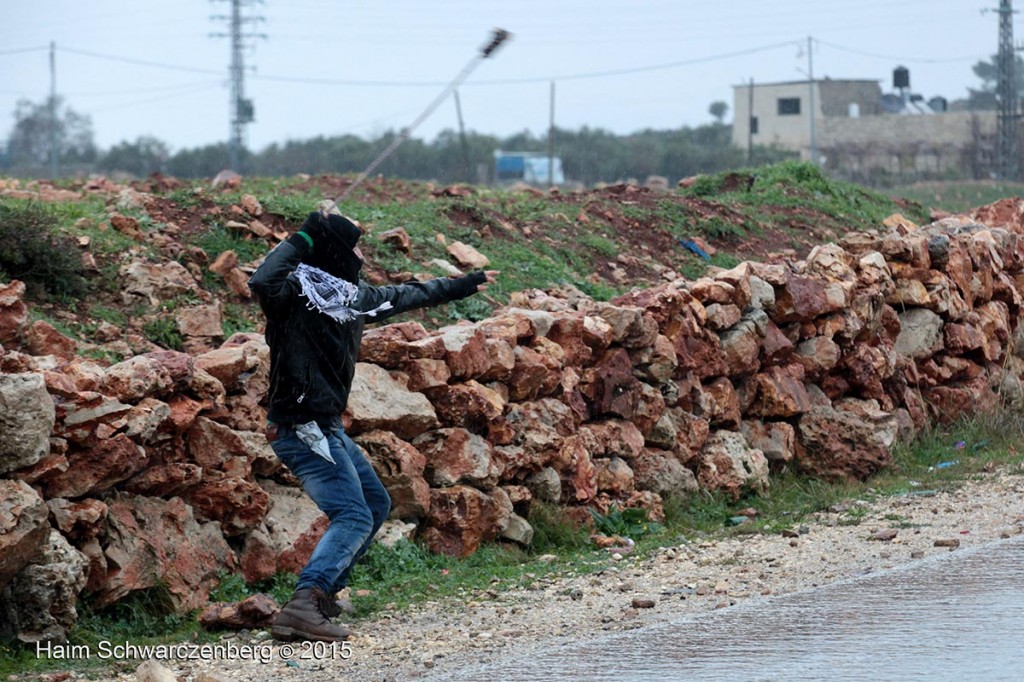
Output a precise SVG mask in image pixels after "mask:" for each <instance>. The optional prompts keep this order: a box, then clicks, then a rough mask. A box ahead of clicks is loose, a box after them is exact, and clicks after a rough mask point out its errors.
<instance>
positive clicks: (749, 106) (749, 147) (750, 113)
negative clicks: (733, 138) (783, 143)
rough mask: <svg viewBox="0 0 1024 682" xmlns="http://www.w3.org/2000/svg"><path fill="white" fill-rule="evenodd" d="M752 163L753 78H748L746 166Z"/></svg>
mask: <svg viewBox="0 0 1024 682" xmlns="http://www.w3.org/2000/svg"><path fill="white" fill-rule="evenodd" d="M753 161H754V78H753V76H751V78H750V87H749V88H747V165H753Z"/></svg>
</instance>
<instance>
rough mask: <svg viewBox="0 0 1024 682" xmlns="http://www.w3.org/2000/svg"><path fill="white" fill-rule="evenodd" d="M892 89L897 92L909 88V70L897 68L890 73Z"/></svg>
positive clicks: (901, 67)
mask: <svg viewBox="0 0 1024 682" xmlns="http://www.w3.org/2000/svg"><path fill="white" fill-rule="evenodd" d="M892 87H894V88H896V89H897V90H898V89H900V88H909V87H910V69H908V68H907V67H905V66H897V67H896V68H895V69H893V72H892Z"/></svg>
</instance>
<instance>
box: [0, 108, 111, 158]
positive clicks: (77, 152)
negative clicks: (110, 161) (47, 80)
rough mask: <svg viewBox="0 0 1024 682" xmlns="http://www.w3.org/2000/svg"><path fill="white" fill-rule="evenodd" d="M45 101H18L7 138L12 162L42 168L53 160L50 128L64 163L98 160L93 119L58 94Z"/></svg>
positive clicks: (59, 155) (59, 156) (8, 152)
mask: <svg viewBox="0 0 1024 682" xmlns="http://www.w3.org/2000/svg"><path fill="white" fill-rule="evenodd" d="M52 104H53V107H52V111H53V112H54V113H55V116H54V115H51V106H50V105H51V99H50V98H47V99H46V100H44V101H42V102H31V101H29V100H27V99H23V100H19V101H18V104H17V106H16V108H15V110H14V128H13V129H12V130H11V134H10V135H9V136H8V138H7V154H8V157H9V163H10V164H11V165H12V166H14V167H26V168H34V167H43V166H45V165H46V164H47V163H48V162H49V161H50V145H51V131H52V133H53V138H54V139H53V141H54V142H55V143H56V149H57V154H58V159H59V160H60V162H61V163H83V162H86V163H88V162H92V161H94V160H95V159H96V154H97V152H96V144H95V143H94V142H93V135H92V120H91V119H90V118H89V117H88V116H86V115H84V114H79V113H78V112H76V111H74V110H73V109H72V108H71V107H69V106H67V105H66V104H65V103H64V100H63V98H61V97H57V98H56V99H55V100H53V101H52Z"/></svg>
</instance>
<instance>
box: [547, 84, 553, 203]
mask: <svg viewBox="0 0 1024 682" xmlns="http://www.w3.org/2000/svg"><path fill="white" fill-rule="evenodd" d="M554 186H555V81H551V114H550V116H549V119H548V187H554Z"/></svg>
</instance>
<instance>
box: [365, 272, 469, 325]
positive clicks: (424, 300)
mask: <svg viewBox="0 0 1024 682" xmlns="http://www.w3.org/2000/svg"><path fill="white" fill-rule="evenodd" d="M486 281H487V277H486V276H485V275H484V273H483V272H480V271H477V272H471V273H470V274H468V275H465V276H463V277H455V278H450V277H438V278H437V279H431V280H428V281H426V282H410V283H408V284H399V285H396V286H387V287H373V286H369V285H365V284H364V285H360V287H359V294H358V295H357V296H356V300H355V304H354V305H353V306H352V307H353V308H355V309H356V310H359V311H361V312H369V311H371V310H374V309H375V308H377V307H379V306H381V305H382V304H384V303H390V304H391V305H392V307H391V308H389V309H388V310H382V311H381V312H379V313H377V315H376V316H374V317H373V318H371V319H372V320H374V321H376V320H383V319H385V318H388V317H391V316H392V315H398V314H400V313H404V312H406V311H409V310H415V309H416V308H427V307H430V306H435V305H439V304H441V303H448V302H449V301H458V300H459V299H463V298H466V297H467V296H470V295H471V294H475V293H476V290H477V286H479V285H481V284H483V283H484V282H486Z"/></svg>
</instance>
